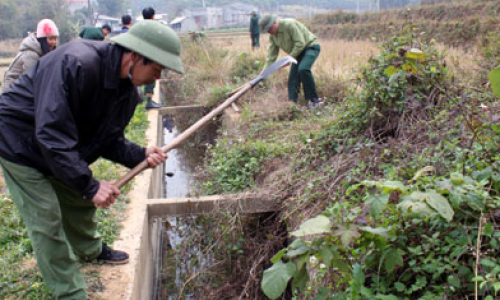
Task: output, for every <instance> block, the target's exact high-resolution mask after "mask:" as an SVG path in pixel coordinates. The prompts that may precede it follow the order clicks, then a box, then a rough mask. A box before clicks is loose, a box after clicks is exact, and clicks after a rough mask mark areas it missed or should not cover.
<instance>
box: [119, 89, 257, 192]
mask: <svg viewBox="0 0 500 300" xmlns="http://www.w3.org/2000/svg"><path fill="white" fill-rule="evenodd" d="M251 88H252V85H251V84H250V83H247V84H245V85H244V86H242V87H241V88H240V89H239V90H238V92H237V93H236V94H234V95H233V96H232V97H231V98H228V99H227V100H226V101H224V102H223V103H222V104H221V105H219V106H218V107H217V108H215V109H214V110H212V111H211V112H210V113H208V114H207V115H205V116H204V117H203V118H201V119H199V120H198V121H197V122H196V123H194V124H193V125H191V127H189V128H188V129H186V130H185V131H184V132H183V133H181V134H180V135H178V136H177V137H176V138H175V139H174V140H173V141H172V142H171V143H170V144H168V145H165V146H164V147H162V148H161V150H162V151H163V153H167V152H168V151H170V150H172V149H174V148H176V147H177V146H179V144H181V143H182V142H184V141H185V140H186V139H187V138H188V137H190V136H191V135H192V134H193V133H195V132H196V131H198V130H199V129H200V128H201V127H203V125H205V124H207V123H208V122H210V120H212V119H213V118H214V117H216V116H217V115H218V114H220V113H221V112H222V111H224V109H226V108H228V107H229V106H230V105H231V103H233V102H234V101H235V100H236V99H238V98H240V97H241V96H242V95H243V94H245V93H246V92H247V91H248V90H249V89H251ZM148 166H149V165H148V162H147V161H146V160H144V161H142V162H141V163H140V164H138V165H137V166H135V167H134V168H133V169H132V170H130V172H128V173H127V174H126V175H125V176H123V177H122V178H121V179H120V180H118V181H117V182H116V183H115V186H116V187H117V188H118V189H121V188H122V187H123V186H124V185H125V184H127V182H129V181H130V180H131V179H132V178H134V177H135V176H136V175H137V174H139V173H141V172H142V171H144V170H145V169H147V168H148Z"/></svg>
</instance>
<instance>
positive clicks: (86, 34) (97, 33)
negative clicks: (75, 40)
mask: <svg viewBox="0 0 500 300" xmlns="http://www.w3.org/2000/svg"><path fill="white" fill-rule="evenodd" d="M110 32H111V26H109V25H108V24H104V25H102V26H101V27H85V28H83V29H82V31H80V33H79V34H78V36H79V37H81V38H82V39H87V40H95V41H104V38H105V37H106V36H107V35H108V34H109V33H110Z"/></svg>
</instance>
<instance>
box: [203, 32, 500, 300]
mask: <svg viewBox="0 0 500 300" xmlns="http://www.w3.org/2000/svg"><path fill="white" fill-rule="evenodd" d="M414 32H415V31H414V30H413V28H412V27H408V28H407V30H405V31H403V32H400V33H399V34H398V35H396V36H393V37H392V38H389V39H387V41H386V42H384V43H383V44H381V51H380V54H379V55H377V56H374V57H372V58H371V59H370V60H369V61H368V62H367V63H366V65H365V66H364V67H363V68H361V69H360V70H359V71H358V75H357V79H356V80H355V81H354V82H350V83H345V84H344V85H339V83H336V82H333V81H330V82H328V83H325V82H322V83H320V86H328V85H330V86H332V85H335V86H341V87H343V88H342V89H341V92H339V91H337V92H336V94H335V95H331V94H326V96H330V97H329V102H328V105H327V106H326V107H324V108H323V109H321V110H313V111H308V110H306V109H303V108H302V107H300V106H299V107H297V106H286V108H285V109H283V110H280V111H277V112H276V113H275V114H274V115H272V114H267V115H266V116H264V117H262V116H259V113H258V112H255V111H252V106H251V105H252V104H251V103H250V102H251V101H252V100H251V99H250V100H247V101H250V102H248V103H247V104H243V106H244V113H243V114H242V117H243V118H242V123H241V124H240V125H239V126H237V128H234V129H232V130H231V129H227V128H226V129H224V132H222V135H221V136H220V138H219V140H218V142H217V144H216V145H215V146H214V147H212V148H211V151H210V155H209V158H208V159H207V162H206V169H205V171H206V176H207V180H206V181H205V183H204V187H205V189H206V190H205V191H207V192H210V193H224V192H237V191H242V190H246V191H253V192H256V193H260V194H261V195H262V197H271V198H272V199H274V200H275V201H278V202H280V203H281V207H282V210H281V211H280V212H278V213H276V214H275V215H274V216H272V217H269V216H268V219H267V220H269V219H271V220H273V221H272V222H274V224H275V225H274V227H273V226H269V227H267V228H266V229H263V230H262V231H261V233H262V234H264V235H265V238H262V237H261V239H260V244H259V245H255V238H254V237H253V236H252V235H251V234H250V235H249V234H248V232H245V226H248V224H247V223H246V221H245V220H246V219H247V218H246V217H244V216H216V217H215V221H214V222H216V223H217V224H218V226H220V227H221V228H227V227H228V226H230V225H231V224H232V225H234V226H236V227H237V228H239V230H235V231H232V232H231V233H227V235H226V237H225V239H223V241H222V242H219V243H218V245H219V246H222V249H223V250H218V251H222V252H223V253H226V256H224V258H223V260H228V261H231V263H229V264H227V265H226V268H229V269H226V272H227V270H231V268H236V269H237V270H238V271H239V272H237V273H236V274H242V276H245V278H246V280H242V278H241V277H240V276H238V278H237V279H234V278H229V277H228V278H225V279H224V280H225V281H224V280H223V282H225V285H224V286H225V287H226V288H227V286H228V285H231V284H233V288H235V289H236V290H238V291H239V292H235V294H236V295H243V296H244V297H243V298H244V299H247V298H245V295H247V296H248V297H249V298H251V297H250V295H252V297H265V296H264V294H265V295H266V296H267V297H269V298H270V299H281V298H282V297H284V298H283V299H285V298H287V299H289V297H292V299H314V300H322V299H330V300H333V299H335V300H337V299H382V300H384V299H389V300H395V299H421V300H424V299H440V298H447V299H467V298H468V299H472V298H474V297H478V299H496V297H497V293H498V292H499V291H500V277H499V274H500V260H499V259H498V253H499V251H500V235H499V234H498V232H497V228H498V225H497V222H498V211H499V208H500V201H499V200H500V198H499V191H500V190H499V189H500V169H499V167H500V165H499V162H498V160H499V156H498V149H499V146H500V144H499V139H498V135H499V134H500V126H498V124H497V121H498V119H499V118H500V117H499V116H500V115H499V114H498V111H499V106H498V102H497V101H498V98H497V97H496V96H495V95H494V94H493V93H492V92H491V90H490V89H489V88H488V87H487V85H486V84H485V83H486V82H485V81H484V80H485V78H486V76H487V74H488V73H489V72H490V70H491V69H492V68H490V67H491V66H496V65H497V64H498V57H499V56H498V55H496V54H497V53H498V52H497V51H498V49H499V48H498V47H497V46H498V43H499V40H500V37H499V36H498V35H497V34H490V35H489V36H487V37H486V38H485V42H484V43H482V45H481V46H480V50H481V51H480V56H478V57H477V58H476V59H477V62H476V63H477V70H472V71H471V70H467V72H468V73H467V74H458V73H453V72H452V71H450V68H449V66H447V63H446V56H445V54H444V53H441V52H439V51H438V50H436V47H435V45H434V44H433V43H432V42H431V43H427V42H426V39H425V38H422V35H416V34H415V33H414ZM249 59H250V60H251V61H253V60H254V59H255V57H254V58H249ZM471 72H473V73H471ZM278 76H282V75H278ZM471 76H472V78H473V80H472V81H473V83H474V84H473V86H470V77H471ZM492 76H493V77H491V79H492V86H493V88H494V89H496V88H497V87H498V85H499V83H498V82H497V80H498V77H495V76H497V75H495V74H492ZM250 77H251V76H250ZM465 78H468V79H469V80H468V82H469V83H468V85H465V84H462V81H461V79H465ZM275 84H278V83H277V82H276V81H273V80H271V81H270V82H268V83H267V84H266V85H264V86H263V87H261V88H260V90H258V91H257V93H258V95H259V96H258V97H263V98H265V99H268V100H269V101H270V99H271V98H273V97H274V98H275V97H279V96H280V95H277V94H273V93H274V92H275V90H274V85H275ZM229 89H230V88H229ZM326 91H327V90H326V89H325V90H323V91H322V92H326ZM265 103H266V102H263V103H261V105H265ZM253 108H255V106H254V107H253ZM253 221H254V220H253ZM245 224H247V225H245ZM279 226H284V227H285V228H287V229H288V231H289V232H291V236H292V237H293V238H292V240H291V243H288V242H287V239H286V234H285V238H284V237H283V232H282V231H279V228H280V227H279ZM240 230H241V231H240ZM281 230H283V227H281ZM280 243H281V244H280ZM235 247H236V248H235ZM233 248H235V249H237V250H238V251H243V253H244V255H243V256H244V257H245V258H241V257H239V258H235V256H234V255H228V254H229V253H232V250H231V249H233ZM224 251H225V252H224ZM242 264H247V265H246V271H247V272H243V271H241V269H245V268H244V267H242V266H241V265H242ZM236 265H237V266H238V267H236ZM229 274H233V273H230V272H229ZM242 282H243V283H244V284H242ZM241 286H243V287H244V288H241ZM256 289H258V291H257V290H256ZM218 291H219V292H220V293H218V294H217V297H222V298H218V299H229V298H224V294H223V293H222V292H221V290H218ZM262 293H264V294H262ZM231 295H232V296H234V294H231ZM256 295H257V296H256ZM259 295H260V296H259ZM228 297H229V296H228ZM215 298H216V297H214V298H210V297H209V299H215ZM252 299H253V298H252ZM259 299H263V298H259Z"/></svg>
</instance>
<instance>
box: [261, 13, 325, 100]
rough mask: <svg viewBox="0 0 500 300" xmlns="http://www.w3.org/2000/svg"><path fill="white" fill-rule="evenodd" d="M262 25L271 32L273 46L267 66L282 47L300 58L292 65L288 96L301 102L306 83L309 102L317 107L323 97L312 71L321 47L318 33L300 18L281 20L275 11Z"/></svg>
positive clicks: (262, 28)
mask: <svg viewBox="0 0 500 300" xmlns="http://www.w3.org/2000/svg"><path fill="white" fill-rule="evenodd" d="M259 26H260V31H261V32H263V33H266V32H267V33H269V34H270V36H269V50H268V55H267V61H266V64H265V66H264V69H265V68H266V67H267V66H269V65H270V64H272V63H273V62H274V61H276V59H277V57H278V53H279V50H280V49H282V50H283V51H285V52H286V53H288V54H289V55H290V56H292V57H294V58H295V59H297V64H294V65H292V67H291V68H290V74H289V76H288V99H290V100H291V101H293V102H297V100H298V98H299V92H300V85H301V83H302V84H303V85H304V94H305V98H306V100H308V101H309V106H310V107H312V108H315V107H317V106H318V105H319V98H318V94H317V93H316V83H315V82H314V77H313V74H312V72H311V68H312V66H313V64H314V62H315V61H316V58H318V56H319V52H320V50H321V47H320V45H319V43H318V42H317V40H316V36H315V35H314V34H312V33H311V32H310V31H309V30H308V29H307V28H306V27H305V26H304V25H303V24H302V23H300V22H299V21H297V20H294V19H283V20H278V18H277V17H276V16H275V15H267V16H264V17H263V18H262V19H261V20H260V21H259Z"/></svg>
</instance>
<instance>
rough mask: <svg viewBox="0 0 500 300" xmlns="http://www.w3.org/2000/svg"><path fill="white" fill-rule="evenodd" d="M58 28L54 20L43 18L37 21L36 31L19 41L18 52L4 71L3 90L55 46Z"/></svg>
mask: <svg viewBox="0 0 500 300" xmlns="http://www.w3.org/2000/svg"><path fill="white" fill-rule="evenodd" d="M58 37H59V30H58V29H57V26H56V24H55V23H54V21H52V20H50V19H43V20H41V21H40V22H38V25H37V29H36V33H30V34H28V36H27V37H26V38H25V39H24V40H23V41H22V42H21V46H19V53H18V54H17V56H16V58H14V60H13V61H12V63H11V64H10V66H9V69H8V70H7V72H6V73H5V77H4V82H3V91H4V92H5V91H6V90H7V88H8V87H9V85H10V84H11V83H13V82H14V81H16V80H17V79H18V78H19V76H21V75H22V74H23V73H24V72H26V70H28V69H29V68H30V67H31V66H32V65H34V64H35V63H36V62H37V61H38V60H39V59H40V58H41V57H42V56H44V55H45V54H47V53H48V52H50V51H52V50H54V49H55V48H56V46H57V40H58Z"/></svg>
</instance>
